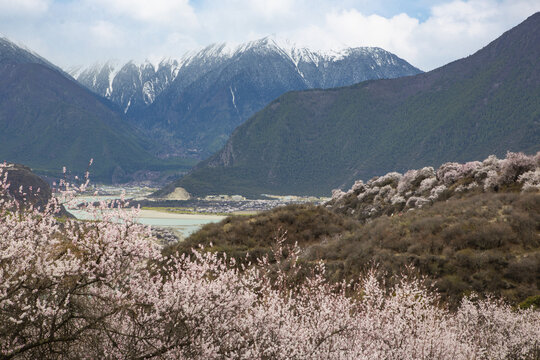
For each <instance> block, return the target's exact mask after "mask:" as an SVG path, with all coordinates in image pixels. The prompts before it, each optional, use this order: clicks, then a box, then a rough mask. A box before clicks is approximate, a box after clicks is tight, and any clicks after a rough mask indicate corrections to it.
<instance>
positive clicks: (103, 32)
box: [89, 21, 125, 48]
mask: <svg viewBox="0 0 540 360" xmlns="http://www.w3.org/2000/svg"><path fill="white" fill-rule="evenodd" d="M89 33H90V35H91V37H92V40H93V42H94V44H95V46H96V47H102V48H113V47H118V46H122V44H123V43H124V41H125V36H124V34H123V32H122V29H120V28H118V27H117V26H116V25H115V24H113V23H110V22H108V21H97V22H96V23H94V24H92V25H91V26H90V29H89Z"/></svg>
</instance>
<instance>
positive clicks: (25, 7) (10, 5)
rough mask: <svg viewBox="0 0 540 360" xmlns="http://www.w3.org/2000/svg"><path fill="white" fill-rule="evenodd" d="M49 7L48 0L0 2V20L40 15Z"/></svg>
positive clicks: (3, 0)
mask: <svg viewBox="0 0 540 360" xmlns="http://www.w3.org/2000/svg"><path fill="white" fill-rule="evenodd" d="M49 5H50V0H0V18H2V17H11V16H21V17H26V16H36V15H42V14H44V13H45V12H47V10H48V9H49Z"/></svg>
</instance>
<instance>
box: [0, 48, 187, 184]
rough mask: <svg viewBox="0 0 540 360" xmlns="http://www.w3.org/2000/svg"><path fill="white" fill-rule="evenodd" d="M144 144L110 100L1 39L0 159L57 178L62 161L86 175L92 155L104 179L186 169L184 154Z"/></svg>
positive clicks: (95, 175) (95, 170) (96, 170)
mask: <svg viewBox="0 0 540 360" xmlns="http://www.w3.org/2000/svg"><path fill="white" fill-rule="evenodd" d="M150 148H151V144H150V143H149V142H148V141H146V140H143V137H142V136H141V134H140V133H139V132H138V130H136V129H134V128H133V127H132V126H131V125H130V124H129V123H128V122H126V121H125V119H124V115H123V114H122V113H121V112H120V111H118V110H117V109H116V106H115V105H114V104H112V103H111V102H110V101H108V100H106V99H104V98H101V97H99V96H97V95H95V94H93V93H92V92H90V91H89V90H87V89H86V88H84V87H83V86H81V85H80V84H79V83H77V82H76V81H75V80H73V79H72V78H71V77H70V76H69V75H67V74H66V73H64V72H63V71H62V70H60V69H59V68H57V67H56V66H54V65H52V64H51V63H49V62H48V61H46V60H44V59H43V58H41V57H39V56H38V55H35V54H33V53H31V52H30V51H28V50H26V49H24V48H21V47H19V46H17V45H15V44H13V43H12V42H10V41H8V40H7V39H3V38H2V39H0V161H9V162H18V163H23V164H25V165H27V166H30V167H32V168H33V169H34V170H36V171H38V172H39V173H41V174H50V175H57V176H58V175H60V176H61V173H62V167H63V166H66V167H67V168H68V169H69V170H70V171H72V172H73V173H75V174H77V173H78V174H84V172H85V170H86V169H87V166H88V162H89V160H90V159H91V158H93V159H94V165H93V166H92V168H91V169H90V170H91V172H92V179H94V180H98V181H105V182H124V181H128V180H132V179H133V178H134V177H139V178H145V177H147V176H148V174H153V172H160V171H165V170H169V171H172V169H175V170H174V172H179V171H182V170H184V171H185V170H186V169H187V168H188V167H187V166H184V165H185V160H161V159H158V158H156V157H155V156H154V155H153V153H152V152H150V151H149V149H150ZM189 165H191V163H190V164H189Z"/></svg>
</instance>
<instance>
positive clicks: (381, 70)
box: [74, 37, 420, 159]
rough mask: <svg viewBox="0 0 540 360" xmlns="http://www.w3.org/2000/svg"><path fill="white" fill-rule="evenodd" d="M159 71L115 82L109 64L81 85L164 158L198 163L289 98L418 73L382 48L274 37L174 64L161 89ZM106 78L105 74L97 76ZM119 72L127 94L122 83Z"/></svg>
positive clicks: (136, 70) (219, 47)
mask: <svg viewBox="0 0 540 360" xmlns="http://www.w3.org/2000/svg"><path fill="white" fill-rule="evenodd" d="M161 64H163V62H161V63H160V67H159V69H158V70H156V68H155V66H154V65H151V64H149V63H144V64H140V65H136V64H135V63H132V62H131V63H128V64H126V65H123V67H122V70H120V71H118V72H116V75H115V76H114V79H113V80H112V81H111V78H110V75H111V74H112V73H113V69H111V67H110V65H107V64H105V65H104V66H103V68H102V69H101V70H99V69H96V70H93V71H88V72H86V73H85V72H83V73H81V74H79V75H78V76H76V77H77V79H78V80H79V81H80V82H81V83H83V84H84V85H85V86H87V87H88V88H90V89H92V90H93V91H95V92H97V93H98V94H100V95H102V96H105V97H108V98H109V99H111V100H112V101H113V102H115V103H116V104H117V105H118V106H119V107H120V108H121V109H123V110H124V112H125V113H126V114H127V116H128V118H129V119H131V121H132V123H133V124H135V125H136V126H138V127H139V128H140V129H142V130H143V131H145V132H146V133H147V134H148V136H149V137H150V138H152V139H153V140H154V141H155V142H157V143H160V144H163V143H165V144H166V145H167V146H164V148H163V149H161V153H162V155H163V156H168V155H171V154H173V155H183V156H190V157H196V158H199V159H202V158H205V157H207V156H209V155H210V154H212V153H213V152H215V151H217V150H219V148H220V147H221V146H222V145H223V144H224V143H225V142H226V140H227V139H228V137H229V135H230V134H231V133H232V131H233V130H234V129H235V128H236V127H237V126H238V125H240V124H241V123H243V122H244V121H245V120H246V119H247V118H248V117H249V116H251V115H252V114H254V113H255V112H256V111H258V110H260V109H262V108H263V107H264V106H265V105H266V104H268V103H269V102H270V101H272V100H273V99H275V98H276V97H278V96H280V95H282V94H283V93H285V92H287V91H291V90H299V89H308V88H314V87H323V88H329V87H334V86H343V85H350V84H353V83H356V82H359V81H362V80H365V79H371V78H383V77H397V76H406V75H412V74H416V73H419V72H420V70H418V69H416V68H414V67H413V66H412V65H410V64H408V63H407V62H406V61H404V60H403V59H400V58H399V57H397V56H396V55H394V54H391V53H389V52H387V51H385V50H383V49H380V48H346V49H342V50H340V51H326V52H321V51H318V52H317V51H314V50H310V49H307V48H298V47H295V45H294V44H284V43H283V41H282V42H279V41H277V40H276V39H273V38H271V37H266V38H263V39H259V40H256V41H252V42H248V43H244V44H239V45H234V46H233V45H230V44H226V43H221V44H212V45H209V46H207V47H205V48H203V49H201V50H198V51H192V52H188V53H187V54H185V55H184V56H183V57H182V58H181V59H180V60H169V62H168V64H169V65H167V66H165V70H164V71H167V72H168V73H170V74H171V75H170V76H168V77H164V78H163V80H160V81H157V80H156V79H157V78H156V77H152V76H154V75H152V74H157V72H159V71H160V70H161ZM124 70H125V71H124ZM103 71H104V72H105V73H106V74H101V75H99V76H98V75H97V74H98V73H101V72H103ZM114 71H116V70H114ZM122 72H124V73H125V74H124V75H125V77H127V79H128V80H126V81H123V83H124V84H126V86H127V87H123V86H122V85H120V84H121V83H122V81H120V80H118V81H117V79H118V76H119V74H121V73H122ZM144 74H148V76H147V77H146V78H144V76H143V75H144ZM74 75H77V74H75V73H74ZM98 77H99V79H100V80H98V81H97V83H96V79H98ZM156 83H159V86H160V87H159V89H158V91H155V92H153V93H152V94H153V95H152V97H151V99H150V98H148V99H147V100H148V101H147V100H144V99H145V96H146V93H145V86H147V87H148V88H152V89H154V88H155V84H156ZM111 89H112V93H110V92H111V91H110V90H111ZM108 91H109V93H108ZM134 104H135V105H134Z"/></svg>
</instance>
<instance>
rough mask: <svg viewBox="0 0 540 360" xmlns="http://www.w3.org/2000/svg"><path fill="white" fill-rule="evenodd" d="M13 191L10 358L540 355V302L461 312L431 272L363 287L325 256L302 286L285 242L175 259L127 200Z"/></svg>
mask: <svg viewBox="0 0 540 360" xmlns="http://www.w3.org/2000/svg"><path fill="white" fill-rule="evenodd" d="M6 194H7V184H6V183H5V182H0V199H2V200H0V211H1V213H0V214H1V215H0V358H6V359H9V358H28V359H35V358H77V359H79V358H92V359H94V358H130V359H131V358H141V359H142V358H190V359H191V358H200V359H218V358H219V359H221V358H243V359H253V358H256V359H527V358H529V359H535V358H537V357H538V355H539V346H540V344H539V339H540V313H539V312H535V311H533V310H519V311H515V310H513V309H511V308H510V307H508V306H506V305H504V304H501V303H498V302H497V301H495V300H487V301H473V299H465V300H464V301H463V304H462V305H461V307H460V308H459V309H458V310H457V311H456V312H449V311H448V310H446V309H445V307H444V306H443V305H442V304H439V302H438V299H437V297H436V296H435V295H434V293H433V292H431V291H430V290H429V289H427V288H426V287H425V286H423V285H422V281H421V280H418V279H409V278H407V277H406V276H404V277H403V278H402V280H401V282H399V283H398V285H396V286H395V287H394V288H392V289H386V288H385V286H384V284H381V283H379V282H378V281H377V280H376V276H375V273H374V272H370V273H368V274H366V276H365V278H364V279H363V281H361V283H360V284H361V286H359V287H358V288H357V289H352V288H349V287H348V286H347V285H346V284H338V285H331V284H329V283H328V282H327V281H326V280H325V277H324V266H323V265H322V264H321V265H319V266H318V267H317V268H316V270H314V272H313V273H312V274H311V276H308V277H307V278H306V279H305V281H303V282H301V283H297V282H295V281H293V279H296V278H297V277H298V274H299V270H300V269H299V267H298V265H297V263H296V260H297V257H298V255H299V250H298V249H296V248H293V249H282V248H281V246H282V243H283V239H278V240H277V244H276V250H275V257H276V258H277V259H278V261H277V263H271V262H269V260H268V259H260V261H259V262H258V263H257V264H254V265H249V266H247V267H246V268H243V267H241V266H237V264H235V263H234V261H232V260H229V259H227V258H226V257H224V256H223V255H219V254H215V253H207V252H206V253H205V252H203V251H194V252H193V254H194V255H193V256H192V257H188V256H185V255H184V256H179V257H170V258H163V257H162V255H161V252H160V248H159V247H158V245H156V241H155V240H154V239H152V237H151V235H150V233H149V231H148V229H147V228H145V227H143V226H140V225H137V224H135V223H134V222H133V221H132V220H131V218H130V214H129V212H127V211H125V210H123V209H122V208H119V209H118V210H117V211H114V212H107V213H105V214H107V215H106V216H105V219H104V221H96V222H84V223H81V222H77V221H75V220H72V219H65V220H63V221H58V220H56V219H55V217H54V214H55V209H57V208H58V206H57V204H55V202H54V201H53V202H51V203H50V205H49V207H47V209H45V211H44V212H37V211H34V210H33V209H32V208H29V209H28V208H27V209H24V210H20V209H19V207H18V206H17V204H16V203H15V201H14V200H10V198H9V197H8V196H6ZM103 207H105V205H102V206H101V208H97V209H93V210H95V211H101V210H102V208H103ZM102 216H103V215H102ZM113 217H114V218H115V220H117V219H118V218H121V219H122V221H120V222H118V221H114V222H113V221H109V220H111V219H112V218H113ZM283 254H287V256H286V257H285V256H283Z"/></svg>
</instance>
